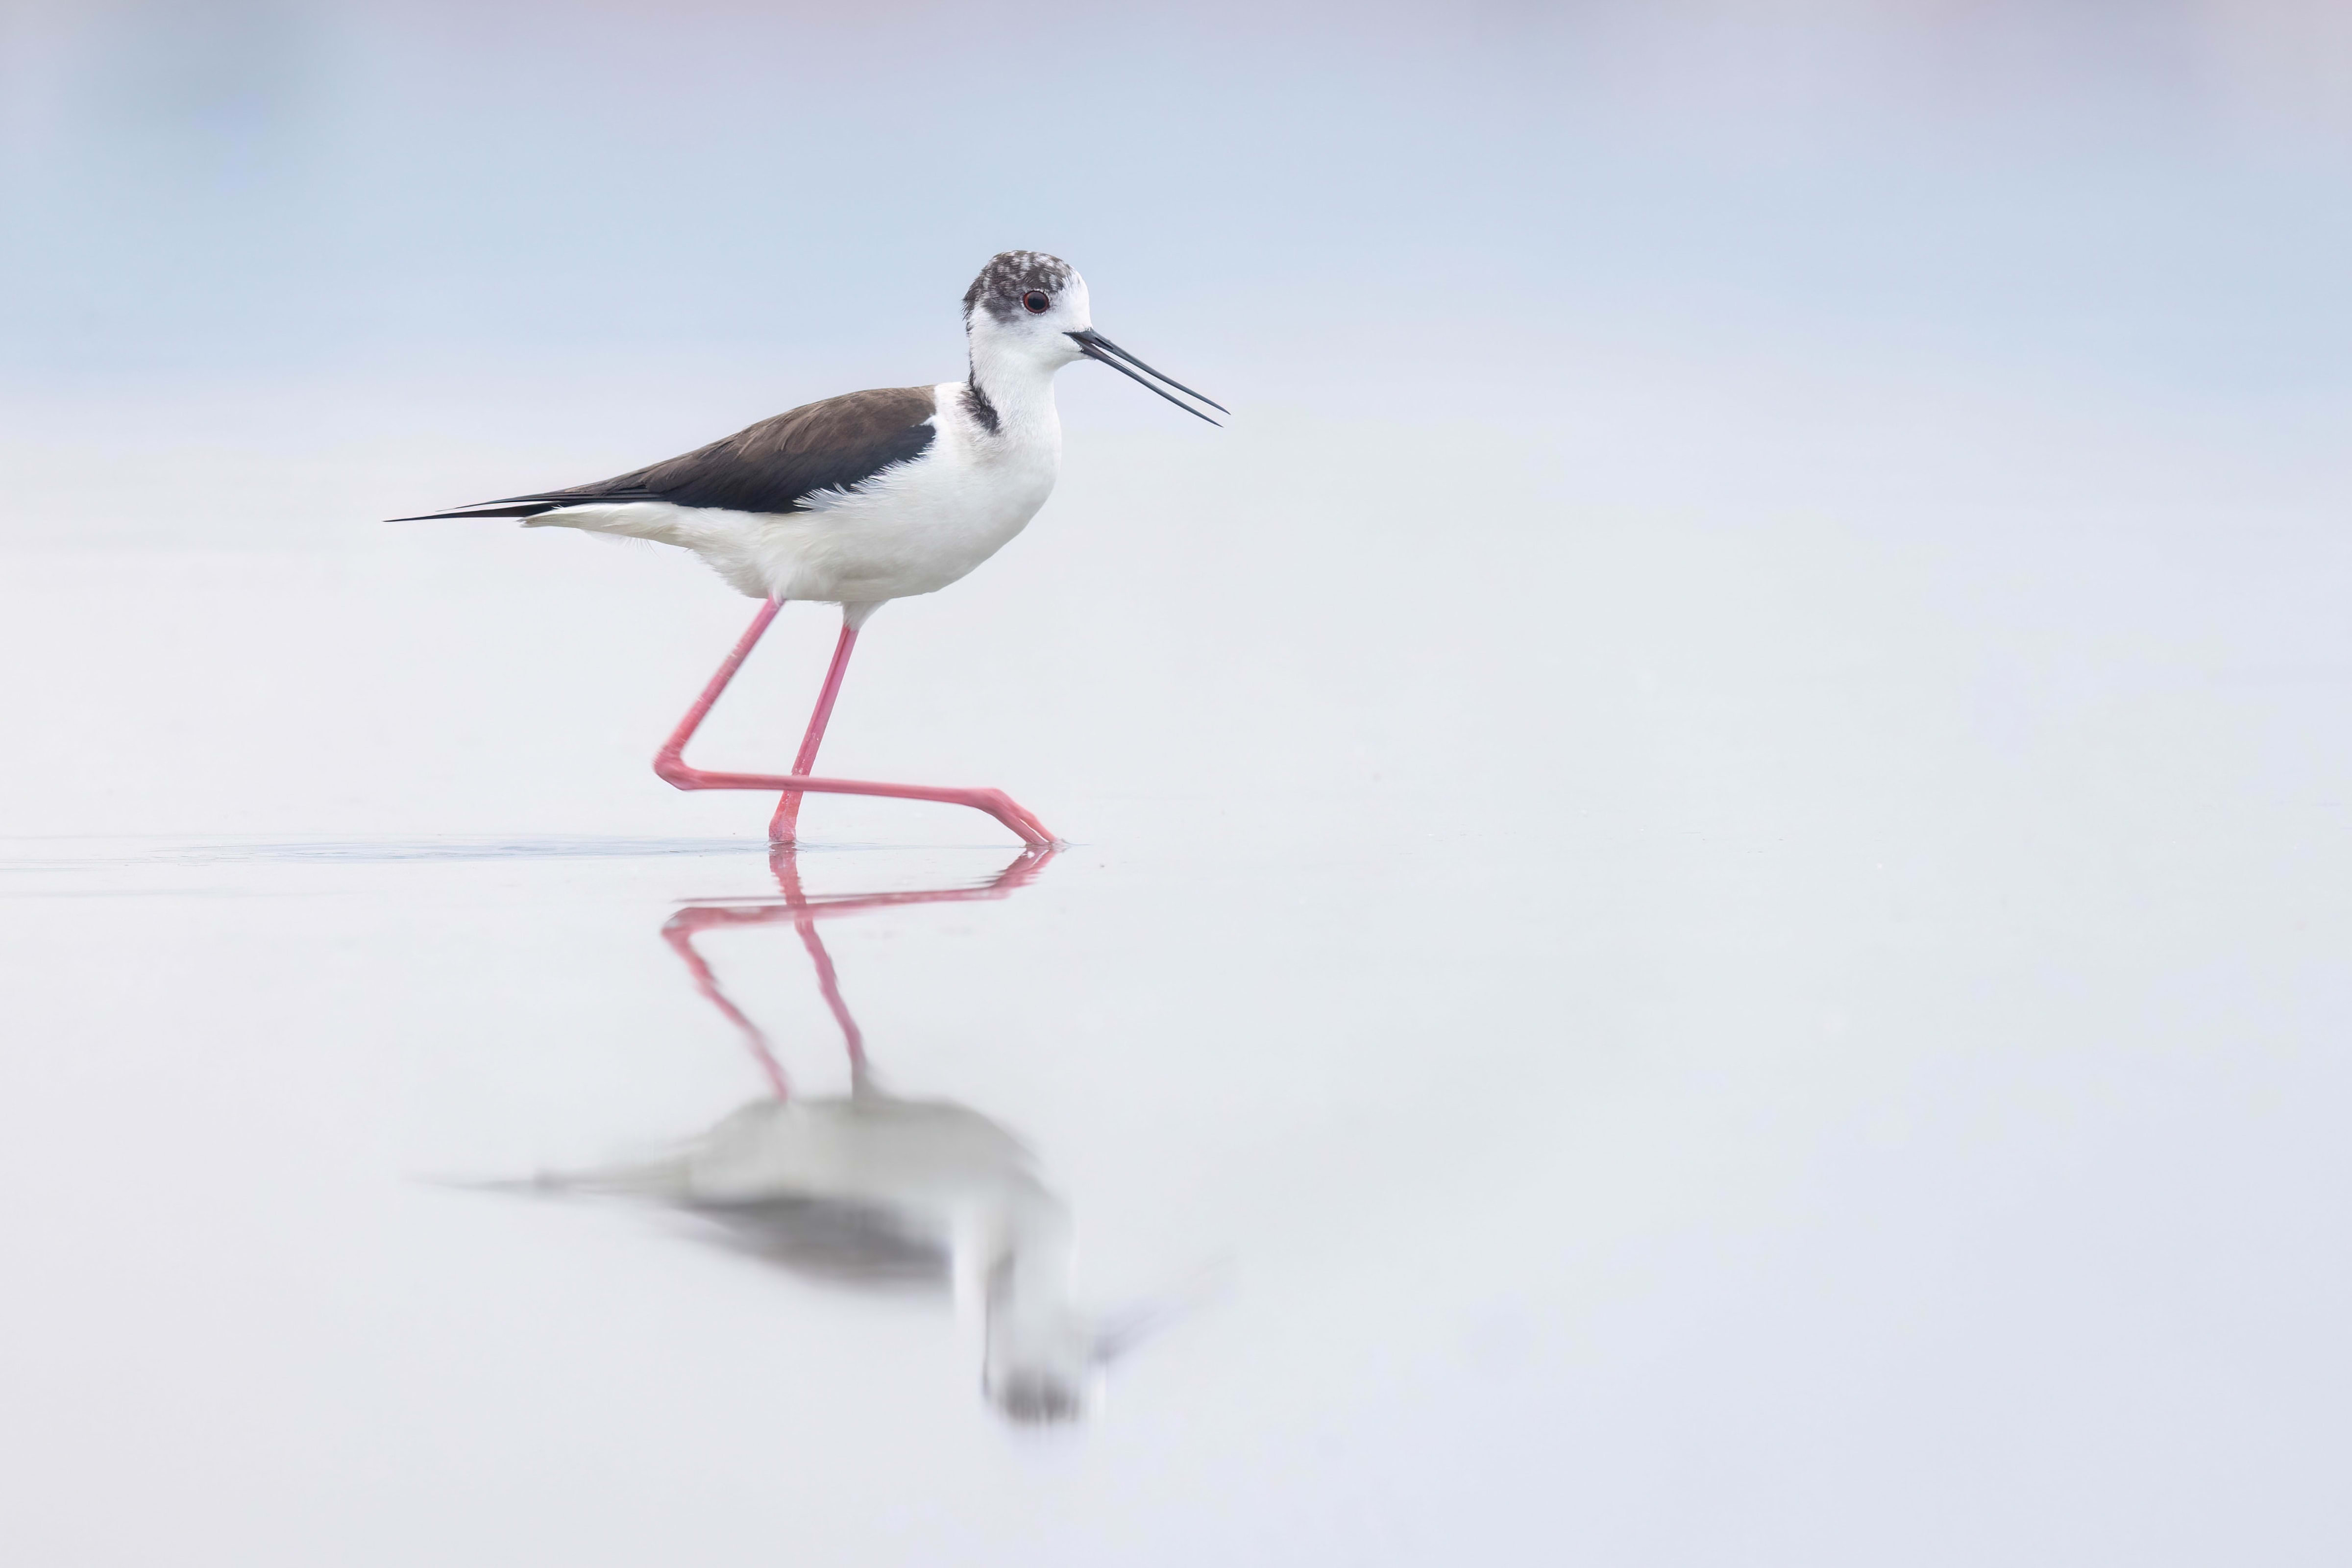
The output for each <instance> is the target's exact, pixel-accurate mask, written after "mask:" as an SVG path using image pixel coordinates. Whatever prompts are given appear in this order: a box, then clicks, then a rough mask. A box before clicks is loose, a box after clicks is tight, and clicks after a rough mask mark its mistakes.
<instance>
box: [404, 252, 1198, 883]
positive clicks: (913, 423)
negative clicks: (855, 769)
mask: <svg viewBox="0 0 2352 1568" xmlns="http://www.w3.org/2000/svg"><path fill="white" fill-rule="evenodd" d="M963 316H964V332H965V336H966V339H967V340H968V343H969V347H970V351H971V353H970V370H969V373H968V374H966V376H965V378H964V379H963V380H961V381H950V382H942V383H940V384H939V385H937V386H901V387H891V388H887V389H886V390H882V391H877V392H853V393H849V394H847V395H845V396H841V397H829V398H826V399H825V400H824V402H822V403H812V404H809V405H806V406H804V407H801V408H795V409H793V410H792V411H791V412H790V413H788V414H779V415H777V416H775V417H774V418H772V419H763V420H761V422H760V423H759V424H757V425H754V426H751V427H750V428H749V429H746V430H740V431H738V432H736V433H735V434H734V435H732V436H730V437H726V438H725V439H724V440H720V441H714V442H712V443H711V444H710V445H709V446H708V447H699V448H698V449H697V450H695V451H691V452H688V453H687V454H686V455H685V456H684V457H680V458H670V459H669V460H668V461H667V462H661V463H656V464H653V465H652V466H651V467H649V468H635V469H632V470H630V471H629V472H628V473H625V474H622V475H620V476H619V477H617V478H615V479H605V480H603V481H601V482H599V483H596V484H588V485H574V486H572V488H571V489H561V490H542V491H540V492H538V493H536V494H532V495H520V496H508V497H506V498H505V499H504V500H494V501H482V502H479V503H478V504H476V505H473V506H466V507H458V508H456V509H454V510H449V511H436V512H428V513H425V514H424V517H422V518H399V519H395V520H394V521H401V522H416V521H425V520H426V519H431V518H461V517H514V518H520V519H522V520H523V523H524V525H525V526H526V527H534V528H545V527H556V528H578V529H584V530H587V531H590V532H593V533H613V534H621V535H624V536H626V537H629V538H633V539H651V540H655V541H657V542H660V543H663V544H675V545H678V546H680V547H681V548H684V549H687V550H691V551H693V552H695V553H696V554H697V555H699V556H700V557H702V559H703V560H704V561H706V562H708V563H709V564H710V565H711V566H712V567H713V568H714V569H716V570H717V572H718V573H719V575H720V576H721V577H724V578H725V579H726V580H727V581H728V582H729V583H730V584H732V585H733V586H735V587H736V588H738V589H740V591H742V592H743V593H745V594H747V595H751V597H752V598H755V599H759V600H762V601H764V602H763V603H762V604H761V607H760V613H759V614H758V615H757V616H753V617H752V620H751V627H750V629H749V630H747V631H746V632H744V634H743V636H742V637H741V638H740V640H738V641H737V643H736V644H735V648H734V651H733V652H731V653H730V654H729V655H728V656H727V660H726V662H725V663H723V664H721V665H720V666H719V672H718V674H716V675H714V676H712V677H711V678H710V683H709V686H707V687H705V688H704V689H703V692H702V695H701V696H700V697H699V698H698V699H697V700H696V701H695V703H694V706H693V707H691V708H689V709H688V710H687V714H686V717H685V718H684V719H683V720H681V721H679V723H678V726H677V730H676V731H674V732H672V734H671V735H670V738H669V740H668V741H667V742H666V743H665V744H664V745H663V746H662V748H661V750H660V752H657V753H656V755H655V757H654V772H655V773H658V774H660V775H661V777H662V778H664V779H665V780H667V782H669V783H670V784H675V785H677V787H678V788H679V789H749V790H774V791H776V792H778V793H779V794H780V795H781V797H782V798H781V799H780V800H779V801H778V802H777V805H776V812H775V816H774V817H773V818H772V820H771V821H770V823H769V825H768V837H769V839H770V840H771V842H773V843H778V844H790V843H792V842H793V839H794V837H795V830H796V826H797V823H798V819H799V815H800V803H801V796H802V795H803V793H809V794H834V795H888V796H892V797H895V798H898V799H901V800H932V801H941V802H945V803H947V804H949V805H968V806H971V807H972V808H974V809H975V810H979V811H984V812H986V813H988V814H989V815H990V816H993V817H995V818H996V819H997V820H998V821H999V822H1001V823H1003V824H1004V826H1007V827H1009V828H1011V829H1012V830H1013V832H1015V833H1017V834H1019V835H1020V836H1021V837H1022V838H1023V840H1024V841H1025V842H1027V843H1029V844H1033V845H1042V844H1051V843H1053V842H1055V839H1054V836H1053V835H1052V834H1051V833H1049V832H1047V831H1046V829H1045V825H1044V824H1043V823H1041V822H1039V821H1038V820H1037V818H1036V817H1035V816H1033V815H1031V814H1030V813H1029V812H1028V811H1026V810H1024V809H1023V807H1022V806H1021V805H1018V804H1017V803H1015V802H1014V801H1013V798H1012V797H1011V796H1010V795H1006V794H1005V793H1004V792H1003V791H1002V790H995V789H952V788H950V789H940V788H932V787H929V786H925V785H919V784H876V783H871V782H868V781H865V780H859V779H839V778H819V777H816V776H814V775H813V774H811V773H810V772H809V770H810V769H811V768H813V767H814V766H815V765H816V753H817V747H818V746H819V744H821V743H822V742H824V729H825V722H826V721H827V720H829V719H830V718H831V717H832V715H833V705H834V700H835V698H837V697H838V696H839V695H840V693H841V678H842V674H843V672H844V671H845V670H846V669H847V668H848V667H849V654H850V650H851V649H852V648H853V647H856V642H857V633H858V629H859V628H860V627H862V626H864V625H865V624H866V617H867V616H871V615H873V613H874V612H875V611H876V610H877V609H878V608H880V607H881V606H882V605H885V604H887V603H888V602H889V601H890V600H892V599H903V598H906V597H908V596H909V595H916V594H931V593H937V592H938V591H939V590H940V589H941V588H944V587H946V586H947V585H948V584H950V583H953V582H955V581H957V580H958V579H960V578H961V577H962V576H964V575H965V574H967V573H969V572H971V570H972V568H973V567H975V566H978V565H979V564H980V563H982V562H983V561H985V560H987V559H988V558H989V557H990V556H992V555H993V554H995V553H996V552H998V551H999V550H1001V549H1003V547H1004V545H1005V544H1006V543H1007V542H1009V541H1010V540H1011V539H1012V538H1013V535H1014V534H1016V533H1019V532H1020V531H1021V530H1022V529H1023V528H1024V527H1025V526H1027V524H1028V521H1029V520H1030V519H1031V518H1033V517H1034V516H1035V515H1036V514H1037V509H1038V508H1039V507H1042V506H1044V505H1045V498H1046V497H1047V496H1049V495H1051V494H1052V493H1053V489H1054V480H1055V476H1056V475H1057V474H1058V473H1059V472H1060V469H1061V463H1062V424H1061V419H1060V417H1059V416H1058V415H1056V414H1055V409H1054V374H1055V372H1056V371H1058V370H1060V369H1061V368H1062V367H1063V366H1064V365H1066V364H1069V363H1073V362H1075V361H1076V360H1079V359H1091V360H1094V361H1097V363H1102V364H1107V365H1108V366H1110V367H1111V368H1112V369H1113V370H1116V371H1118V372H1119V374H1122V375H1126V376H1129V377H1130V378H1131V379H1133V380H1135V381H1137V382H1139V383H1141V384H1143V385H1145V386H1148V387H1150V389H1151V390H1152V391H1153V392H1156V393H1158V394H1159V395H1160V396H1162V397H1164V398H1166V399H1168V401H1169V402H1171V403H1173V404H1175V405H1176V406H1178V407H1179V408H1181V409H1183V410H1184V411H1185V412H1186V413H1188V414H1192V415H1195V416H1199V417H1200V418H1202V419H1209V416H1207V415H1206V414H1202V412H1201V410H1200V409H1198V408H1195V407H1193V406H1192V404H1190V403H1187V402H1185V401H1184V400H1183V398H1181V397H1179V396H1177V395H1176V393H1182V394H1184V395H1186V396H1189V397H1192V398H1195V399H1198V400H1199V401H1200V402H1202V403H1203V404H1207V405H1208V406H1209V407H1211V408H1214V409H1216V410H1217V411H1218V412H1219V413H1225V412H1228V411H1227V410H1226V409H1225V408H1224V407H1223V405H1220V404H1215V403H1211V402H1209V400H1208V399H1207V398H1206V397H1203V396H1202V395H1201V394H1199V393H1197V392H1194V391H1193V390H1192V388H1191V387H1189V386H1186V385H1184V384H1182V383H1181V382H1179V381H1175V380H1172V379H1171V378H1170V377H1168V376H1165V375H1162V374H1160V372H1158V371H1156V370H1153V369H1152V368H1151V367H1150V365H1148V364H1145V363H1143V362H1142V361H1141V360H1139V359H1137V358H1136V357H1135V356H1134V355H1133V354H1131V353H1128V352H1127V351H1126V350H1125V349H1122V348H1120V347H1119V346H1118V344H1116V343H1114V342H1111V341H1110V340H1109V339H1108V338H1106V337H1104V336H1103V335H1102V334H1101V333H1100V332H1097V331H1095V330H1094V319H1093V315H1092V312H1091V310H1090V309H1089V307H1088V301H1087V285H1086V279H1082V278H1080V277H1079V276H1078V275H1077V273H1076V271H1075V270H1073V269H1072V268H1071V267H1070V265H1069V263H1067V262H1066V261H1062V260H1060V259H1058V258H1055V257H1051V256H1047V255H1045V254H1043V253H1042V252H1039V251H1034V250H1007V251H1004V252H1002V253H1000V254H999V255H997V256H995V257H992V258H990V260H989V263H988V265H987V266H986V267H984V268H981V273H980V276H979V277H978V278H976V279H973V280H972V285H971V289H970V290H968V291H967V292H966V293H965V295H964V297H963ZM1147 377H1151V378H1155V379H1156V382H1165V383H1166V384H1167V386H1166V387H1163V386H1160V385H1159V384H1155V379H1146V378H1147ZM1168 387H1172V388H1174V389H1175V391H1174V392H1171V391H1169V390H1168V389H1167V388H1168ZM1209 423H1210V424H1212V425H1214V424H1215V423H1216V421H1215V420H1213V419H1209ZM788 599H814V600H817V601H820V602H822V603H825V604H835V605H840V606H841V639H840V641H839V642H838V643H836V644H835V647H834V651H833V663H832V665H831V667H830V668H828V669H827V670H826V671H825V677H824V687H823V688H822V689H820V691H819V693H818V696H817V700H816V710H815V711H814V713H812V714H811V715H810V717H809V723H808V729H807V731H806V732H805V733H804V734H803V736H802V738H801V749H800V752H799V754H798V755H797V756H796V757H794V758H793V771H792V772H791V773H788V774H784V773H711V772H707V771H705V770H703V769H700V768H695V767H689V766H688V764H687V763H686V760H685V756H684V752H685V750H686V743H687V742H688V741H689V740H691V739H692V738H693V736H694V731H695V730H696V729H697V728H698V726H699V725H700V724H701V722H702V719H703V715H705V714H706V713H708V712H709V711H710V706H711V704H712V703H714V702H716V701H717V700H719V693H720V692H722V691H724V690H726V689H727V683H728V681H729V680H730V679H733V677H734V674H735V671H736V669H737V668H739V667H740V665H741V664H742V662H743V660H744V658H745V657H746V656H748V655H749V654H750V653H751V647H752V645H753V644H755V643H757V642H758V641H759V640H760V635H761V633H762V632H764V631H766V630H767V629H768V623H769V622H770V621H772V620H773V619H774V618H775V616H776V612H777V611H778V610H779V609H781V608H782V607H783V605H784V602H785V601H786V600H788Z"/></svg>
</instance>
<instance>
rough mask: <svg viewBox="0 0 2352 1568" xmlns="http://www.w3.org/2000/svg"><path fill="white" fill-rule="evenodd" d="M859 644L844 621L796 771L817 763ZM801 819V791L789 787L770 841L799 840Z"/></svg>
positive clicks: (773, 822)
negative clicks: (853, 651) (844, 680)
mask: <svg viewBox="0 0 2352 1568" xmlns="http://www.w3.org/2000/svg"><path fill="white" fill-rule="evenodd" d="M856 646H857V628H856V626H851V625H850V624H849V623H848V622H847V621H843V622H842V623H841V640H840V641H839V642H836V643H835V644H834V645H833V663H832V664H830V665H828V666H827V667H826V668H825V672H824V689H823V690H822V691H819V692H818V693H817V694H816V711H815V712H814V713H812V714H810V715H809V722H808V733H806V734H804V735H803V736H802V737H801V752H800V755H798V756H796V757H794V758H793V772H794V773H807V772H808V771H809V770H810V769H811V768H813V767H814V766H816V749H817V748H818V747H819V746H822V745H823V744H824V727H825V725H826V724H827V723H829V722H830V721H832V719H833V700H834V699H835V698H836V697H839V696H840V695H841V678H842V677H843V676H844V675H845V674H847V673H848V672H849V650H850V649H852V648H854V647H856ZM800 820H801V795H800V792H799V791H798V790H789V791H787V792H786V793H785V795H784V797H783V798H782V800H779V801H778V802H776V815H775V816H772V817H770V818H769V819H768V842H769V843H771V844H793V843H797V842H799V839H798V836H797V834H796V831H795V830H796V829H797V828H798V827H799V826H800Z"/></svg>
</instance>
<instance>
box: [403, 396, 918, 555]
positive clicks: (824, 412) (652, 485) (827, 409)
mask: <svg viewBox="0 0 2352 1568" xmlns="http://www.w3.org/2000/svg"><path fill="white" fill-rule="evenodd" d="M936 411H937V410H936V405H935V399H934V398H933V396H932V393H931V389H930V388H929V387H928V386H893V387H886V388H882V389H880V390H877V391H873V392H853V393H849V394H847V395H844V396H841V397H828V398H826V399H825V400H824V401H823V402H822V403H811V404H805V405H803V406H801V407H799V408H795V409H793V410H791V411H790V412H789V413H784V414H779V415H777V416H775V417H773V418H772V419H762V420H761V421H760V422H759V423H758V424H757V425H753V426H750V427H748V428H746V429H742V430H738V431H737V432H736V433H735V434H734V435H732V436H729V437H723V438H721V439H719V440H717V441H713V442H711V443H710V445H709V446H707V447H697V448H696V449H695V450H693V451H691V452H688V453H686V454H685V455H684V456H682V457H677V458H669V459H668V460H667V461H665V462H659V463H654V464H651V465H649V466H647V467H646V468H633V469H631V470H630V471H629V472H627V473H625V474H620V475H617V476H615V477H614V478H612V479H603V480H600V481H598V482H597V483H595V484H590V485H574V486H572V488H571V489H561V490H541V491H539V492H537V493H536V494H532V495H520V496H506V497H503V498H501V499H499V500H493V501H480V502H477V503H476V504H475V505H472V506H465V507H458V508H457V509H455V510H450V511H433V512H425V513H424V514H422V515H421V516H418V517H413V518H411V517H402V518H394V519H393V520H392V521H394V522H423V521H429V520H431V519H435V518H444V517H536V516H538V515H539V514H540V513H541V512H546V511H553V510H556V509H558V508H560V507H566V506H579V505H581V504H582V503H583V502H591V501H667V502H668V503H669V504H671V505H672V506H701V507H719V508H724V509H726V510H730V511H769V512H775V511H806V510H808V506H807V500H808V498H809V497H810V496H812V495H814V494H815V493H816V492H817V491H819V490H833V489H839V490H849V489H856V488H857V487H858V486H859V485H862V484H864V483H866V481H867V480H869V479H873V478H874V477H875V476H876V475H877V474H880V473H882V472H883V471H885V470H886V469H888V468H896V467H898V465H899V464H900V463H905V462H909V461H911V460H913V459H914V458H919V457H921V456H922V455H923V454H924V453H925V452H926V451H929V449H930V445H931V440H932V437H933V436H934V435H935V433H936V432H935V430H934V427H933V426H932V424H931V416H932V415H933V414H934V413H935V412H936Z"/></svg>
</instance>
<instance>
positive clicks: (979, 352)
mask: <svg viewBox="0 0 2352 1568" xmlns="http://www.w3.org/2000/svg"><path fill="white" fill-rule="evenodd" d="M1060 368H1061V366H1060V365H1058V364H1046V363H1041V362H1040V361H1039V359H1038V357H1037V354H1036V352H1035V350H1034V348H1032V347H1031V346H1030V345H1028V344H1025V343H1019V342H1004V341H1003V340H1001V339H999V338H997V337H996V336H995V335H994V334H992V333H988V332H974V333H972V334H971V384H972V385H973V386H974V387H976V388H978V389H979V391H980V394H981V395H982V397H984V398H986V399H987V401H988V405H989V406H990V407H991V408H992V409H994V410H995V411H996V418H997V426H998V433H999V434H1030V433H1034V432H1039V431H1043V430H1055V431H1058V430H1059V429H1060V428H1061V418H1060V416H1059V415H1058V414H1057V413H1056V411H1055V407H1054V373H1055V371H1057V370H1059V369H1060ZM982 418H983V420H984V419H985V416H982Z"/></svg>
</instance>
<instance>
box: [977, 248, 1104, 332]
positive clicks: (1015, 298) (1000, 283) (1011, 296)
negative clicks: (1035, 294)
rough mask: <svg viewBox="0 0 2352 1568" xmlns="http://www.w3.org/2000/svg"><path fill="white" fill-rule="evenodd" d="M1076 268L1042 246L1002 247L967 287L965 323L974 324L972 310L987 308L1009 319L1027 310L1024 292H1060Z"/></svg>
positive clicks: (1000, 319)
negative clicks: (1009, 248) (1022, 300)
mask: <svg viewBox="0 0 2352 1568" xmlns="http://www.w3.org/2000/svg"><path fill="white" fill-rule="evenodd" d="M1076 276H1077V273H1076V270H1075V269H1074V268H1072V267H1071V266H1070V264H1069V263H1068V262H1066V261H1065V260H1063V259H1062V258H1060V257H1058V256H1048V255H1046V254H1045V252H1044V251H1042V250H1000V251H998V252H997V253H996V254H995V255H994V256H992V257H990V258H988V265H987V266H985V267H983V268H981V269H980V276H979V277H977V278H975V279H972V280H971V288H970V289H965V290H964V296H963V319H964V324H965V325H966V326H970V325H971V318H972V313H973V312H974V311H976V310H986V311H987V312H988V313H989V314H990V315H992V316H993V317H995V318H996V319H997V320H998V321H1013V320H1015V319H1017V318H1018V317H1020V316H1023V315H1024V314H1027V312H1026V311H1025V310H1024V309H1023V307H1022V304H1021V296H1022V295H1024V294H1026V293H1028V292H1029V291H1030V290H1031V289H1040V290H1042V291H1044V292H1045V293H1047V294H1059V293H1060V292H1061V291H1062V290H1063V289H1066V288H1067V287H1068V286H1069V282H1070V279H1073V278H1075V277H1076Z"/></svg>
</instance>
